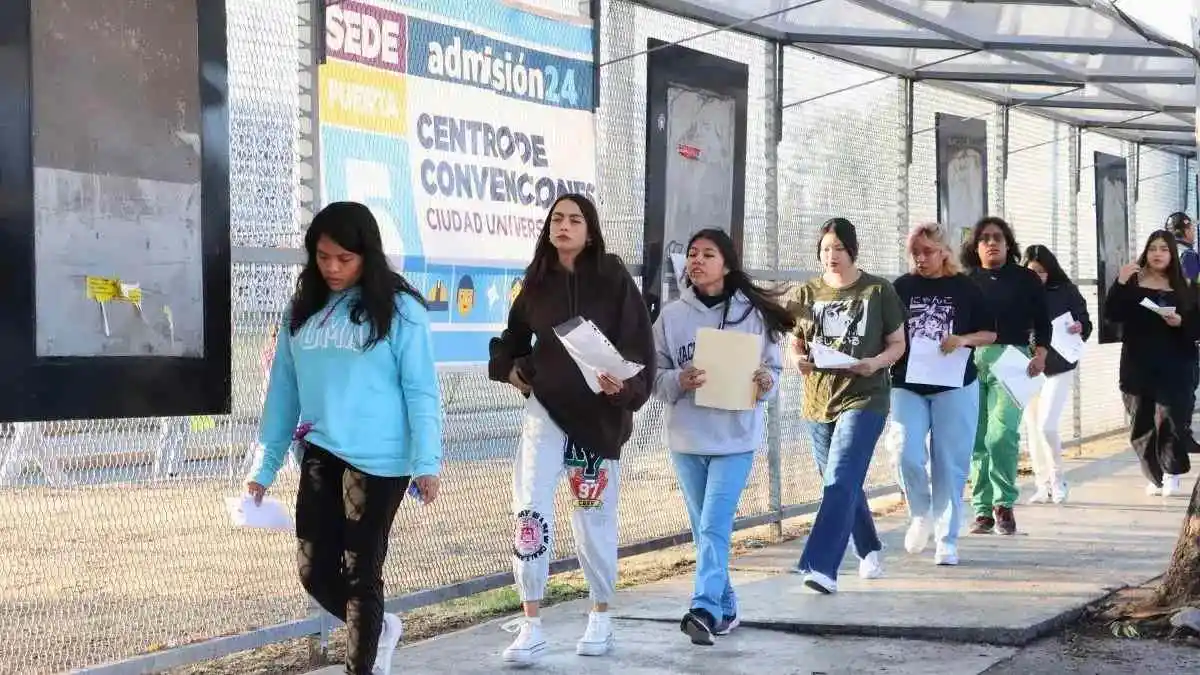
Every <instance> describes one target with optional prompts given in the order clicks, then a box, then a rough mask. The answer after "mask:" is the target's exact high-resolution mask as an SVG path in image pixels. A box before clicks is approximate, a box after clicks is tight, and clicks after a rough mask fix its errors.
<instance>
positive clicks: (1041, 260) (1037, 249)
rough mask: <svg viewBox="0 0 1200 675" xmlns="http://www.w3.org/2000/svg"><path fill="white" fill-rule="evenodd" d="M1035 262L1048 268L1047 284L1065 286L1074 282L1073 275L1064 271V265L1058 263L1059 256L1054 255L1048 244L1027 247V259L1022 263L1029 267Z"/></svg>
mask: <svg viewBox="0 0 1200 675" xmlns="http://www.w3.org/2000/svg"><path fill="white" fill-rule="evenodd" d="M1031 262H1035V263H1037V264H1039V265H1041V266H1042V269H1044V270H1046V286H1065V285H1068V284H1073V283H1074V282H1072V281H1071V277H1069V276H1067V273H1066V272H1064V271H1063V268H1062V265H1060V264H1058V257H1057V256H1055V255H1054V251H1051V250H1050V249H1049V248H1047V247H1046V246H1043V245H1041V244H1034V245H1033V246H1030V247H1029V248H1027V249H1025V259H1024V260H1023V261H1022V264H1023V265H1025V267H1029V263H1031Z"/></svg>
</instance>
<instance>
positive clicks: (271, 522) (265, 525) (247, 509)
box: [225, 495, 292, 531]
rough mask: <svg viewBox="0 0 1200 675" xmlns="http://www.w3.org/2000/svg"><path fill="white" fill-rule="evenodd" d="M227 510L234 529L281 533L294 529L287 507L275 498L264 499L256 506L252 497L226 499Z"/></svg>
mask: <svg viewBox="0 0 1200 675" xmlns="http://www.w3.org/2000/svg"><path fill="white" fill-rule="evenodd" d="M225 508H226V510H228V511H229V519H230V520H232V521H233V526H234V527H251V528H257V529H263V530H280V531H285V530H291V529H292V516H291V515H290V514H289V513H288V510H287V507H286V506H284V505H283V502H281V501H279V500H278V499H275V498H274V497H263V500H262V504H255V503H254V498H253V497H251V496H250V495H242V496H240V497H226V498H225Z"/></svg>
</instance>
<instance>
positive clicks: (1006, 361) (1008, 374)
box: [992, 345, 1046, 408]
mask: <svg viewBox="0 0 1200 675" xmlns="http://www.w3.org/2000/svg"><path fill="white" fill-rule="evenodd" d="M1028 368H1029V357H1028V356H1025V355H1024V354H1022V353H1021V352H1020V351H1018V350H1017V349H1016V348H1015V347H1013V346H1011V345H1009V346H1008V347H1005V348H1004V353H1003V354H1001V355H1000V358H998V359H996V362H995V363H993V364H992V373H993V374H995V376H996V379H998V380H1000V384H1001V385H1003V387H1004V389H1005V391H1007V392H1008V395H1009V396H1011V397H1012V400H1013V402H1014V403H1016V404H1017V405H1018V406H1020V407H1021V408H1024V407H1025V406H1027V405H1029V402H1030V401H1031V400H1033V397H1034V396H1036V395H1037V393H1038V392H1039V391H1041V388H1042V385H1043V384H1044V383H1045V382H1046V376H1045V375H1038V376H1037V377H1030V376H1029V370H1028Z"/></svg>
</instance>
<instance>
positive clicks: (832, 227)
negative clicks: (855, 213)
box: [817, 218, 858, 262]
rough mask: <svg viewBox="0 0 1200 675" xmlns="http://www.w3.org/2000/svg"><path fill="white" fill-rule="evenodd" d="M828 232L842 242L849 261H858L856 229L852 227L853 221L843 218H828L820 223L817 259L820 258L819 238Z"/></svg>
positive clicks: (818, 239) (822, 237)
mask: <svg viewBox="0 0 1200 675" xmlns="http://www.w3.org/2000/svg"><path fill="white" fill-rule="evenodd" d="M830 233H832V234H833V236H835V237H837V238H838V241H840V242H842V248H844V249H846V255H848V256H850V262H858V231H857V230H855V229H854V223H852V222H850V221H849V220H846V219H845V218H830V219H829V220H827V221H825V222H824V223H823V224H822V225H821V236H819V237H817V260H818V261H820V260H821V240H822V239H824V238H825V235H827V234H830Z"/></svg>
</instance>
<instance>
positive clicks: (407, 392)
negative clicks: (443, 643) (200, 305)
mask: <svg viewBox="0 0 1200 675" xmlns="http://www.w3.org/2000/svg"><path fill="white" fill-rule="evenodd" d="M304 248H305V249H306V251H307V252H308V260H307V262H306V263H305V266H304V269H303V270H302V271H301V272H300V278H299V280H298V281H297V282H296V292H295V294H294V295H293V296H292V301H291V305H290V307H289V308H288V311H287V312H286V313H285V315H284V318H283V323H282V325H281V327H280V330H279V334H278V340H277V345H276V348H275V358H274V361H273V362H272V364H271V378H270V383H269V384H268V387H267V397H266V403H265V405H264V407H263V417H262V432H261V436H260V440H261V442H262V445H263V452H262V453H261V454H260V455H259V456H258V458H257V459H256V461H255V466H254V467H253V469H252V471H251V474H250V476H251V477H250V479H249V481H248V482H247V484H246V488H247V491H248V492H249V493H250V494H251V495H252V496H253V497H254V498H255V500H256V501H260V502H261V501H262V497H263V493H265V492H266V490H267V488H269V487H270V486H271V483H272V482H274V480H275V475H276V473H278V471H279V467H280V465H282V464H283V462H284V457H285V455H286V453H287V451H288V447H289V446H290V445H291V444H292V442H293V440H296V441H297V442H298V444H299V446H300V447H299V450H300V456H301V457H302V459H301V461H300V491H299V494H298V495H297V497H296V537H297V539H298V540H299V555H298V560H299V567H300V582H301V584H303V586H304V589H305V590H306V591H308V593H309V595H311V596H312V597H313V598H314V599H315V600H316V601H317V602H318V603H320V605H321V607H323V608H324V609H325V611H327V612H329V613H330V614H332V615H333V616H335V617H337V618H338V619H340V620H342V621H344V622H345V623H346V628H347V638H346V640H347V648H346V673H347V674H348V675H380V674H382V675H388V674H389V673H390V672H391V661H392V654H393V652H394V651H395V649H396V643H397V642H399V641H400V637H401V634H402V632H403V626H402V624H401V622H400V618H399V617H397V616H395V615H394V614H385V613H384V611H383V597H384V596H383V590H384V589H383V563H384V559H385V557H386V556H387V551H388V539H389V535H390V533H391V529H392V521H393V520H394V518H395V516H396V510H397V509H398V508H399V506H400V501H401V500H402V499H403V498H404V493H405V491H406V490H407V489H408V488H409V482H410V480H411V481H412V482H413V483H414V484H415V486H416V490H418V491H419V493H420V496H421V499H422V501H424V502H425V503H426V504H428V503H430V502H432V501H433V500H434V499H436V498H437V494H438V487H439V480H438V474H439V473H440V471H441V461H442V410H441V398H440V394H439V391H438V379H437V372H436V371H435V369H434V361H433V341H432V339H431V337H430V332H429V317H428V314H427V313H426V308H425V301H424V300H423V299H422V297H421V294H420V293H419V292H418V291H417V290H416V289H415V288H413V287H412V285H410V284H409V283H408V282H407V281H406V280H405V279H404V277H402V276H400V275H399V274H396V273H395V272H393V271H392V270H391V268H390V267H389V266H388V261H387V257H386V255H385V254H384V251H383V242H382V239H381V238H380V234H379V226H378V225H377V223H376V221H375V217H374V216H373V215H371V211H370V210H369V209H368V208H367V207H366V206H363V205H362V204H358V203H355V202H335V203H333V204H330V205H328V206H326V207H325V208H324V209H322V210H321V212H320V213H318V214H317V215H316V216H315V217H314V218H313V221H312V224H311V225H309V228H308V232H306V233H305V235H304Z"/></svg>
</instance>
